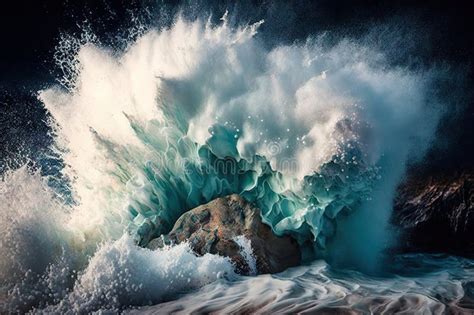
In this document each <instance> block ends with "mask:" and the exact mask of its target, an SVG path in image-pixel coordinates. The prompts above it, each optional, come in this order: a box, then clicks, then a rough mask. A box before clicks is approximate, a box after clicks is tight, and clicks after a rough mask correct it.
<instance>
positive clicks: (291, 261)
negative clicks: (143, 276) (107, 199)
mask: <svg viewBox="0 0 474 315" xmlns="http://www.w3.org/2000/svg"><path fill="white" fill-rule="evenodd" d="M241 235H243V236H245V237H246V238H247V239H248V240H250V243H251V246H252V249H253V255H254V257H255V259H256V267H257V271H258V273H275V272H280V271H283V270H285V269H287V268H289V267H293V266H297V265H299V264H300V261H301V252H300V249H299V246H298V244H297V242H296V240H295V239H293V238H292V237H291V236H289V235H285V236H281V237H280V236H276V235H275V234H273V232H272V230H271V228H270V227H269V226H268V225H266V224H264V223H263V222H262V219H261V217H260V210H259V209H258V208H256V207H254V206H253V205H252V204H251V203H249V202H247V201H246V200H244V199H243V198H242V197H240V196H239V195H236V194H234V195H230V196H226V197H222V198H218V199H215V200H213V201H211V202H209V203H208V204H205V205H201V206H199V207H197V208H194V209H193V210H190V211H188V212H186V213H184V214H183V215H182V216H181V217H180V218H179V219H178V221H176V223H175V225H174V227H173V229H172V230H171V232H170V233H169V234H168V235H165V236H162V237H160V238H156V239H154V240H152V241H151V242H150V243H149V244H148V247H149V248H151V249H155V248H160V247H162V246H163V245H164V244H178V243H180V242H183V241H186V240H187V241H189V243H190V245H191V247H192V249H193V250H194V251H195V252H196V253H197V254H199V255H204V254H206V253H211V254H219V255H221V256H227V257H230V258H231V259H232V261H233V262H234V263H235V264H236V267H237V269H238V271H239V272H240V273H243V274H248V273H249V272H250V266H249V265H248V263H247V261H246V259H244V257H243V256H242V254H241V249H240V246H239V245H238V244H237V243H236V242H235V240H234V239H235V237H237V236H241Z"/></svg>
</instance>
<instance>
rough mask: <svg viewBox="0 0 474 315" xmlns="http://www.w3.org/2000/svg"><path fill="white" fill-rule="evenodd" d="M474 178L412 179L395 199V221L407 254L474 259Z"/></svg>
mask: <svg viewBox="0 0 474 315" xmlns="http://www.w3.org/2000/svg"><path fill="white" fill-rule="evenodd" d="M473 183H474V175H473V174H472V173H464V174H461V175H451V176H435V177H433V176H431V177H424V178H423V177H421V178H420V177H418V178H411V179H409V180H407V181H406V182H405V183H403V184H402V185H401V186H400V188H399V190H398V197H397V199H396V200H395V207H394V216H393V221H394V224H395V225H396V226H399V227H400V228H401V231H402V235H401V238H402V249H403V250H405V251H428V252H446V253H452V254H457V255H462V256H468V257H474V205H473V201H474V185H473Z"/></svg>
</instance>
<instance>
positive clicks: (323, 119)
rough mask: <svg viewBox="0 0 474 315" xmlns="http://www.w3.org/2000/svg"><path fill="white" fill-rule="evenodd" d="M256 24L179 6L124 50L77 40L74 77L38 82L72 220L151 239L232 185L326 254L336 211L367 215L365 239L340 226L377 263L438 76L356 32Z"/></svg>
mask: <svg viewBox="0 0 474 315" xmlns="http://www.w3.org/2000/svg"><path fill="white" fill-rule="evenodd" d="M262 22H263V21H261V22H258V23H256V24H253V25H248V26H244V27H240V28H236V29H235V28H231V27H229V26H228V24H227V22H226V18H225V17H224V18H223V22H222V24H220V25H211V24H210V22H207V23H203V22H201V21H200V20H197V21H194V22H189V21H185V20H184V19H182V18H178V19H177V20H176V22H175V23H174V24H173V25H172V26H171V27H170V28H164V29H161V30H150V31H148V32H144V34H143V35H142V36H140V37H139V38H138V39H137V40H136V41H135V42H133V43H131V44H130V45H129V46H128V48H127V49H126V50H125V51H124V52H117V51H112V50H110V49H106V48H104V47H101V46H100V45H99V44H97V43H94V41H93V40H86V41H85V42H84V43H83V44H81V45H78V46H77V45H76V46H77V47H76V50H75V51H74V54H73V56H74V58H73V61H71V62H69V63H68V65H69V67H71V69H70V70H69V71H65V73H68V74H73V75H72V78H69V79H68V80H62V82H66V83H69V85H67V88H68V89H66V90H65V89H63V88H60V87H52V88H50V89H47V90H44V91H42V92H41V93H40V99H41V100H42V101H43V102H44V104H45V106H46V108H47V109H48V111H49V112H50V113H51V115H52V116H53V118H54V124H55V130H56V136H57V146H58V148H61V150H63V151H64V153H63V155H62V156H63V159H64V161H65V164H66V165H67V167H66V168H65V169H64V172H65V173H66V175H67V176H68V178H71V179H72V186H73V190H72V193H73V195H74V198H75V200H77V203H78V205H77V207H76V209H75V211H74V212H73V213H72V218H71V220H70V222H69V225H70V226H71V228H74V229H76V230H77V231H80V232H81V233H83V234H84V238H97V237H98V238H105V239H108V238H115V239H117V238H119V237H120V236H121V235H122V233H123V231H124V229H128V230H129V231H132V233H135V234H136V235H137V238H139V239H140V241H141V242H142V243H146V242H147V240H149V239H150V238H152V237H156V236H159V235H160V234H161V233H165V232H167V231H168V230H169V229H170V228H171V227H172V225H173V223H174V222H175V221H176V219H177V218H178V217H179V215H180V214H182V213H183V212H185V211H187V210H189V209H191V208H193V207H195V206H197V205H199V204H202V203H204V202H207V201H210V200H211V199H213V198H215V197H218V196H223V195H226V194H230V193H239V194H241V195H242V196H244V197H245V198H247V199H248V200H250V201H253V202H255V203H256V204H257V206H259V207H260V208H261V209H262V216H263V219H264V221H265V222H266V223H268V224H269V225H271V226H272V228H273V230H274V232H275V233H277V234H283V233H291V234H293V235H295V236H296V237H297V238H298V239H300V240H301V241H304V240H307V239H313V240H315V242H316V243H317V244H318V246H319V248H320V249H321V250H322V251H324V250H325V249H326V248H327V247H328V246H327V244H328V240H329V239H332V238H333V236H334V235H335V234H336V230H339V229H337V227H336V225H337V224H336V221H337V220H338V218H340V217H341V214H348V213H352V212H355V213H357V214H358V215H359V217H360V216H362V218H361V219H360V220H362V221H363V222H365V220H367V219H368V218H369V217H370V221H371V224H369V226H364V228H363V229H364V231H363V233H362V234H363V235H362V234H361V236H360V237H359V236H356V237H354V234H358V232H357V228H355V230H354V231H351V227H345V228H344V229H345V230H346V233H348V234H351V236H350V237H351V238H355V239H356V240H354V241H353V242H352V241H351V242H349V243H351V244H352V243H353V244H357V242H358V241H357V239H358V238H359V239H360V240H361V241H360V242H359V244H357V245H356V246H354V248H357V251H358V252H359V253H360V251H364V250H365V251H366V254H367V255H365V256H367V257H369V256H372V257H373V260H374V261H375V260H376V257H375V256H377V255H378V253H379V252H380V250H382V248H383V247H385V246H386V243H387V242H388V241H389V235H388V233H387V232H386V231H387V220H388V216H389V213H390V209H391V199H392V197H393V193H394V189H395V187H396V184H397V183H398V180H399V178H400V177H401V176H402V174H403V172H404V168H405V164H406V163H407V162H408V161H409V160H413V159H416V158H419V157H420V156H422V154H423V152H424V151H425V149H426V148H427V147H428V145H429V142H430V140H431V137H432V135H433V132H434V130H435V127H436V121H437V117H438V112H437V111H436V106H435V105H436V104H435V102H436V99H435V98H434V97H433V95H432V94H431V92H430V82H431V80H432V78H433V76H434V75H436V74H435V73H434V71H428V72H413V71H409V70H407V69H401V68H389V67H387V66H386V62H385V60H384V56H383V54H382V53H381V52H379V51H373V50H371V49H370V47H365V46H360V45H358V44H356V43H353V42H350V41H347V40H342V41H341V42H339V43H338V44H336V45H333V46H330V47H326V46H327V45H324V40H323V39H322V38H314V39H308V41H307V42H306V43H304V44H294V45H290V46H279V47H276V48H274V49H272V50H270V51H268V50H266V49H265V48H264V46H263V45H262V43H261V42H260V41H259V40H258V36H257V31H258V27H259V25H260V24H261V23H262ZM89 38H91V37H90V36H89ZM92 38H93V37H92ZM69 40H71V39H69ZM66 46H67V45H66ZM72 46H74V45H72ZM427 117H429V118H430V119H427ZM354 217H358V216H354ZM353 225H355V226H356V225H357V224H353ZM341 235H343V234H341ZM364 244H365V245H364ZM359 247H360V248H359ZM349 256H351V255H349Z"/></svg>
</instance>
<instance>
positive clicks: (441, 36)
mask: <svg viewBox="0 0 474 315" xmlns="http://www.w3.org/2000/svg"><path fill="white" fill-rule="evenodd" d="M188 2H189V3H193V5H191V7H192V8H193V9H192V10H190V13H189V14H190V15H193V14H194V15H197V14H200V13H201V12H202V11H204V12H211V11H212V12H214V13H215V14H214V15H215V16H217V17H220V16H221V15H222V14H223V12H224V11H225V9H226V8H228V9H229V11H231V13H232V12H235V13H236V14H237V15H238V16H239V18H241V19H243V20H244V21H250V22H253V21H256V20H258V19H261V18H264V19H265V20H266V23H265V24H264V25H263V30H262V33H264V34H266V35H265V36H266V37H267V38H266V40H267V42H268V43H269V45H271V44H272V42H282V41H294V40H303V39H304V38H306V37H307V36H308V35H310V34H313V33H315V32H320V31H325V30H328V31H334V32H338V33H343V34H347V36H353V37H357V36H359V35H360V34H363V33H366V32H367V31H368V30H370V28H371V27H372V26H373V25H375V24H380V23H384V22H386V21H390V20H394V19H400V20H401V21H403V20H407V21H410V23H412V24H410V23H409V24H410V25H416V26H417V27H420V29H422V30H424V31H422V32H421V33H424V34H422V35H421V36H419V37H418V38H415V41H416V40H419V43H417V42H415V43H411V44H414V45H415V46H416V45H418V49H417V51H418V52H417V53H418V56H417V57H418V58H420V59H421V60H422V61H424V62H428V63H433V62H441V61H445V62H448V63H449V64H451V65H454V66H456V67H460V68H463V69H464V72H465V73H466V75H467V80H466V82H464V83H463V84H464V85H465V86H463V88H464V89H465V90H466V99H468V100H467V101H465V103H466V104H467V105H465V107H464V110H463V111H462V113H461V114H459V115H458V116H456V117H455V118H452V120H451V121H446V122H445V123H444V125H443V126H442V133H443V134H444V135H445V140H447V141H445V142H449V143H450V145H449V147H443V146H441V147H440V148H441V149H439V148H438V149H437V150H438V151H436V152H435V153H432V155H431V157H430V158H431V159H433V160H439V161H441V162H443V163H442V164H443V165H447V164H449V165H463V167H464V166H465V165H467V166H469V165H470V164H471V161H472V158H471V156H472V154H473V153H474V151H473V150H474V149H473V146H472V140H471V139H472V136H473V129H474V127H472V118H473V108H474V107H473V105H472V99H471V98H470V93H471V92H470V90H471V87H472V84H471V82H472V81H473V71H472V69H473V67H472V63H473V61H474V60H473V58H474V57H473V56H474V36H473V35H472V31H473V30H474V27H473V26H474V25H473V24H474V17H473V16H472V11H471V10H470V8H469V6H468V3H467V2H461V1H388V0H387V1H370V0H369V1H361V0H353V1H348V0H343V1H330V0H321V1H295V2H291V4H289V2H286V1H277V2H274V1H273V2H272V1H250V0H248V1H242V2H239V4H238V5H237V4H234V3H233V2H231V1H215V2H211V4H207V3H205V2H202V1H200V2H201V3H200V4H199V5H196V4H195V3H194V2H192V1H181V2H180V3H181V4H182V3H185V4H189V3H188ZM5 3H8V5H6V4H5ZM1 6H2V8H1V10H0V15H1V16H0V39H1V43H2V45H1V49H0V115H1V116H0V131H1V134H0V149H1V151H0V160H2V159H4V158H5V157H8V156H9V155H10V154H14V152H15V151H16V150H17V149H18V147H19V146H20V145H21V144H23V145H24V146H27V147H41V146H42V145H44V143H47V137H46V136H45V134H46V131H47V128H46V127H45V125H44V123H43V122H42V119H44V111H43V109H42V108H41V106H38V104H37V102H36V101H35V100H34V98H32V97H31V91H36V90H37V89H38V88H41V87H42V86H44V85H45V84H49V83H51V82H52V81H53V80H54V77H55V75H54V69H55V68H54V63H53V62H52V55H53V52H54V47H55V45H56V44H57V43H58V39H59V35H60V33H61V32H67V33H78V32H80V27H79V26H78V24H80V23H81V22H82V21H84V20H87V21H89V24H90V25H91V27H92V29H93V30H94V31H95V32H97V33H98V34H99V35H103V36H104V37H105V38H107V37H110V36H112V35H113V34H115V33H117V32H120V31H121V30H123V29H125V28H126V27H127V25H128V23H129V19H130V16H131V14H132V13H131V12H134V14H137V12H138V14H139V15H140V14H143V13H144V12H147V14H148V16H149V17H150V16H152V17H155V19H148V20H149V21H150V23H153V22H156V23H163V20H166V15H163V12H173V11H174V12H175V11H176V10H177V8H179V6H177V5H175V3H174V2H172V1H152V0H142V1H138V0H129V1H127V0H115V1H114V0H98V1H93V0H85V1H71V0H64V1H60V0H52V1H51V0H37V1H25V0H15V1H8V2H4V3H3V4H2V5H1ZM160 12H161V15H160V14H159V13H160ZM171 15H172V14H171ZM156 16H161V18H160V19H156ZM168 17H169V16H168ZM160 21H161V22H160ZM410 40H413V38H411V39H410ZM45 139H46V140H45ZM435 164H436V163H435ZM438 164H439V163H438ZM0 171H1V169H0Z"/></svg>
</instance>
